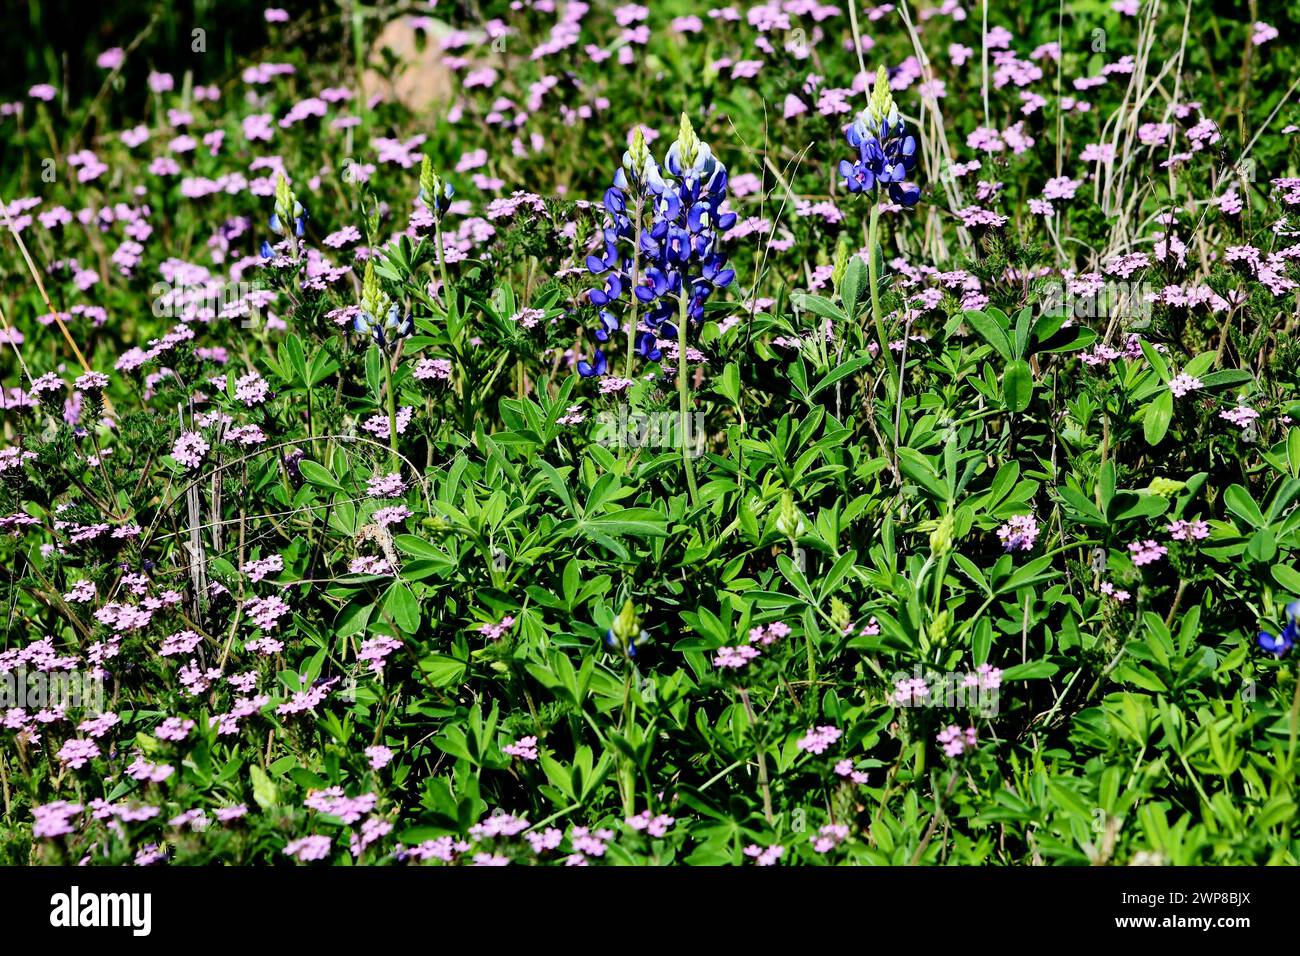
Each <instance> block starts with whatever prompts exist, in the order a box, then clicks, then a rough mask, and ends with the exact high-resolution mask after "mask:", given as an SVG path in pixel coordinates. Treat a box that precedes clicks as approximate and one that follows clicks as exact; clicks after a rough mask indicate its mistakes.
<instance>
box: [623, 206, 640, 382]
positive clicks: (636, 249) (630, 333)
mask: <svg viewBox="0 0 1300 956" xmlns="http://www.w3.org/2000/svg"><path fill="white" fill-rule="evenodd" d="M644 204H645V200H644V199H643V198H641V197H640V196H638V197H637V200H636V238H635V240H634V243H635V244H634V245H633V246H632V290H631V296H630V299H631V303H630V304H631V309H630V311H629V313H628V319H627V371H626V372H625V373H624V376H623V377H624V378H631V377H632V357H633V355H634V354H635V353H636V322H637V317H636V311H637V305H638V304H639V303H638V302H637V298H636V287H637V286H638V285H640V284H641V216H642V213H643V208H644Z"/></svg>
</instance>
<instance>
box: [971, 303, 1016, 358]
mask: <svg viewBox="0 0 1300 956" xmlns="http://www.w3.org/2000/svg"><path fill="white" fill-rule="evenodd" d="M997 314H998V315H1002V313H1000V312H998V313H997ZM1002 318H1003V319H1004V320H1005V319H1006V316H1005V315H1003V316H1002ZM965 319H966V324H967V325H969V326H970V327H971V328H972V329H974V330H975V331H976V332H978V333H979V334H980V337H981V338H983V339H984V341H985V342H988V344H989V345H991V346H993V348H994V349H996V350H997V353H998V354H999V355H1001V356H1002V358H1003V359H1004V360H1005V361H1007V362H1010V361H1011V360H1012V359H1014V358H1015V356H1014V355H1012V353H1011V339H1010V338H1009V337H1008V336H1007V329H1006V322H1005V321H1003V322H1001V323H999V322H998V320H997V319H995V318H993V317H992V316H991V315H989V314H988V313H987V312H976V311H972V312H967V313H966V315H965Z"/></svg>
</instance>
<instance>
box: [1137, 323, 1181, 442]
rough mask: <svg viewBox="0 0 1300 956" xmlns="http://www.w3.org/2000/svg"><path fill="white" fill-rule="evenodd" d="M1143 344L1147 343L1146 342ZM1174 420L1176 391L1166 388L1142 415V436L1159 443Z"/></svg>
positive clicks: (1148, 405) (1148, 404) (1149, 403)
mask: <svg viewBox="0 0 1300 956" xmlns="http://www.w3.org/2000/svg"><path fill="white" fill-rule="evenodd" d="M1142 344H1143V345H1146V343H1145V342H1143V343H1142ZM1173 420H1174V393H1173V392H1171V391H1169V390H1167V389H1166V390H1164V391H1161V393H1160V394H1159V395H1157V396H1156V397H1155V398H1154V399H1152V400H1151V401H1150V402H1148V403H1147V406H1146V412H1145V413H1144V414H1143V416H1142V436H1143V437H1144V438H1146V440H1147V444H1148V445H1159V444H1160V443H1161V442H1162V441H1164V439H1165V434H1166V433H1167V432H1168V431H1169V423H1170V422H1172V421H1173Z"/></svg>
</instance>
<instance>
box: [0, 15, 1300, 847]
mask: <svg viewBox="0 0 1300 956" xmlns="http://www.w3.org/2000/svg"><path fill="white" fill-rule="evenodd" d="M421 6H422V12H420V13H418V14H416V13H412V12H411V5H401V6H400V8H399V6H398V5H390V4H379V5H376V6H373V7H367V8H365V10H366V11H367V12H366V13H365V15H364V16H362V15H358V16H356V17H354V18H352V19H351V20H349V21H347V22H346V23H345V22H343V21H341V20H340V18H339V16H338V11H337V9H333V12H332V13H330V14H329V15H328V16H326V15H325V14H324V13H322V12H321V11H312V10H307V11H304V12H297V11H294V12H289V11H285V10H280V9H278V8H269V9H267V10H266V11H265V31H266V36H265V43H264V45H263V46H262V48H261V51H260V52H259V53H258V54H257V55H255V56H250V57H248V58H246V59H243V60H240V61H238V62H235V63H231V62H230V61H229V60H223V59H222V58H220V57H217V56H211V57H209V56H206V55H204V53H203V52H202V51H198V50H197V49H196V52H195V53H194V56H193V58H192V61H187V64H188V65H187V66H186V68H185V69H184V70H183V71H181V70H173V71H171V72H168V71H165V70H163V69H158V68H155V67H154V64H153V62H152V61H151V60H150V59H149V57H150V53H149V51H150V49H151V48H150V45H149V44H148V43H147V42H146V43H143V45H139V46H136V45H133V43H132V39H133V38H132V37H129V36H123V37H109V39H108V40H107V41H105V45H104V46H103V48H101V49H99V50H97V51H96V52H95V53H94V54H92V58H94V59H95V63H96V66H95V69H96V70H98V71H99V74H100V75H101V76H102V82H103V94H102V95H91V96H85V97H83V96H79V95H77V96H74V95H72V94H71V93H70V92H69V91H68V90H66V89H64V88H63V87H62V82H63V81H62V79H61V76H60V75H59V74H58V73H57V72H51V73H48V74H45V73H41V74H39V75H31V76H28V77H26V78H25V79H24V84H23V85H24V89H23V90H22V91H21V95H19V96H17V98H15V99H12V100H11V101H9V102H4V103H0V137H3V143H4V147H5V155H6V157H7V158H8V159H10V160H12V161H11V162H8V163H6V165H5V168H4V171H3V173H2V174H0V184H3V193H0V210H3V222H2V223H0V230H2V231H0V275H2V276H3V285H2V286H0V289H2V290H3V291H0V338H2V339H3V341H2V342H0V371H2V372H3V375H4V379H3V392H2V393H0V394H2V397H3V401H2V402H0V405H2V406H3V428H4V434H3V439H2V440H0V557H2V559H3V567H4V570H5V573H4V575H3V576H2V577H0V596H2V597H3V610H4V616H5V628H4V631H3V635H4V636H3V639H2V643H0V694H3V697H4V699H3V702H0V797H2V799H3V805H2V807H0V812H2V814H3V815H2V816H0V861H2V862H8V863H40V864H53V863H86V864H110V865H111V864H123V863H127V864H132V863H133V864H138V865H150V864H153V865H163V864H201V863H210V862H227V863H241V864H250V863H256V864H270V863H274V864H281V865H285V864H298V865H328V864H341V863H362V864H395V865H408V866H413V865H501V864H568V865H588V864H590V865H598V864H677V863H691V864H723V863H726V864H736V865H758V866H767V865H791V864H823V863H824V864H846V863H847V864H908V863H926V864H939V863H951V864H1040V863H1056V864H1086V863H1112V864H1131V863H1144V862H1145V863H1173V864H1189V863H1224V864H1227V863H1296V862H1298V859H1297V858H1298V857H1300V849H1298V847H1300V844H1298V843H1297V822H1296V789H1297V780H1298V779H1300V774H1298V773H1297V769H1298V766H1300V765H1298V764H1297V761H1298V760H1300V754H1298V753H1297V741H1298V737H1300V734H1298V731H1300V682H1298V681H1297V670H1296V654H1297V653H1298V652H1297V650H1296V648H1295V647H1294V644H1295V642H1296V635H1297V626H1298V625H1297V621H1298V620H1300V603H1296V601H1297V597H1300V567H1297V551H1298V550H1300V421H1297V419H1300V394H1297V391H1296V388H1297V383H1298V381H1300V375H1298V373H1297V364H1298V362H1300V347H1298V346H1297V344H1296V329H1297V324H1298V323H1300V294H1298V288H1300V287H1298V285H1297V282H1298V280H1300V268H1298V267H1297V260H1298V259H1300V213H1298V210H1300V170H1298V168H1297V159H1298V151H1297V142H1298V141H1297V139H1296V137H1297V134H1298V133H1300V126H1298V125H1297V124H1300V105H1298V104H1297V103H1296V102H1294V101H1293V97H1292V96H1291V93H1292V91H1293V90H1294V84H1293V78H1294V77H1295V75H1296V63H1295V61H1294V58H1293V56H1292V54H1291V50H1290V48H1289V47H1288V46H1287V45H1285V44H1284V42H1283V41H1282V40H1281V39H1280V37H1281V35H1284V31H1288V30H1289V31H1292V35H1293V34H1294V30H1295V29H1296V26H1297V24H1296V22H1295V14H1294V11H1292V10H1290V9H1289V8H1288V9H1283V8H1281V7H1280V6H1277V8H1276V9H1275V10H1274V9H1267V10H1266V9H1265V8H1266V7H1268V8H1273V7H1274V6H1276V5H1266V4H1260V5H1258V9H1257V6H1256V5H1254V4H1251V5H1249V7H1248V9H1249V10H1250V11H1251V12H1250V13H1249V14H1248V13H1247V12H1245V11H1246V10H1247V7H1246V6H1245V5H1242V6H1240V7H1239V6H1230V5H1219V6H1218V7H1214V8H1211V7H1210V6H1209V5H1205V9H1203V10H1199V11H1198V12H1197V13H1195V14H1194V15H1189V11H1190V10H1191V7H1190V6H1189V7H1183V6H1179V5H1176V4H1169V3H1162V2H1154V0H1148V2H1139V0H1117V2H1114V3H1100V2H1090V3H1067V4H1066V5H1065V6H1064V7H1063V8H1061V7H1059V6H1058V5H1057V4H1055V3H1052V4H1042V3H1029V4H1020V5H1017V6H1016V8H1015V9H1014V10H1012V9H1011V8H1009V7H1008V8H1005V9H1004V8H1002V7H1001V6H1000V5H993V4H990V5H988V8H987V9H986V8H983V7H979V6H974V5H971V4H963V3H961V2H954V0H945V2H943V3H937V2H933V3H926V4H921V5H915V4H912V3H900V4H886V5H882V6H877V7H868V6H855V5H853V3H852V0H849V2H847V3H846V2H844V0H830V2H826V3H820V2H814V0H785V2H780V0H768V2H764V3H758V4H755V3H736V4H734V5H729V6H717V7H706V6H700V5H692V4H687V3H684V2H666V3H664V4H655V5H645V6H640V5H636V4H625V5H613V4H604V3H594V2H593V3H579V2H563V0H518V2H513V3H506V2H490V3H485V4H482V5H479V6H480V7H481V10H479V11H478V12H477V13H476V14H475V15H474V16H470V15H468V14H467V13H466V12H465V11H466V9H468V8H469V7H470V6H474V5H453V4H444V3H438V4H434V5H429V6H428V9H427V10H424V9H423V5H421ZM1197 6H1199V5H1197ZM985 21H987V25H985ZM216 28H217V25H216V24H213V25H210V29H213V30H216ZM186 29H188V27H187V28H186ZM101 35H102V36H108V34H107V33H104V34H101ZM304 37H312V38H314V39H313V40H312V42H314V43H317V44H319V48H318V49H317V50H316V52H314V53H313V52H310V51H309V50H308V49H306V48H305V47H304V45H303V44H304V43H305V42H306V41H305V40H304ZM407 41H409V42H407ZM385 51H387V52H385ZM327 53H328V54H329V55H326V54H327ZM50 62H51V63H52V64H53V63H57V62H58V60H57V58H55V57H51V58H50ZM412 71H413V72H412ZM137 74H143V75H145V76H146V77H147V78H146V79H145V80H144V83H143V86H140V85H138V84H135V83H134V82H127V81H126V79H125V78H126V77H127V76H128V75H130V76H135V75H137ZM412 91H415V93H416V94H418V95H413V92H412Z"/></svg>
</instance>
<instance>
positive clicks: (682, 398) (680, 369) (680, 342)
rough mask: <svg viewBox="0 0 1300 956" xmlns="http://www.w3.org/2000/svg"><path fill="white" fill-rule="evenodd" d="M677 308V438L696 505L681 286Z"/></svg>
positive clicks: (684, 290)
mask: <svg viewBox="0 0 1300 956" xmlns="http://www.w3.org/2000/svg"><path fill="white" fill-rule="evenodd" d="M677 298H678V303H679V305H678V308H677V404H678V407H679V408H680V410H681V427H680V428H679V429H678V435H677V440H678V441H679V442H680V443H681V446H682V470H683V471H684V472H686V488H687V490H688V491H689V493H690V496H691V507H692V508H694V507H695V505H696V497H697V495H698V492H697V490H696V487H695V466H694V465H693V464H692V463H691V449H690V446H689V444H688V443H687V441H686V436H687V435H688V434H690V432H689V430H688V428H687V422H688V419H687V414H688V407H689V405H690V388H691V387H690V384H689V383H688V382H687V381H686V324H687V322H688V317H687V314H686V307H687V298H686V289H685V288H683V289H682V291H681V293H680V294H679V295H678V297H677Z"/></svg>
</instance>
